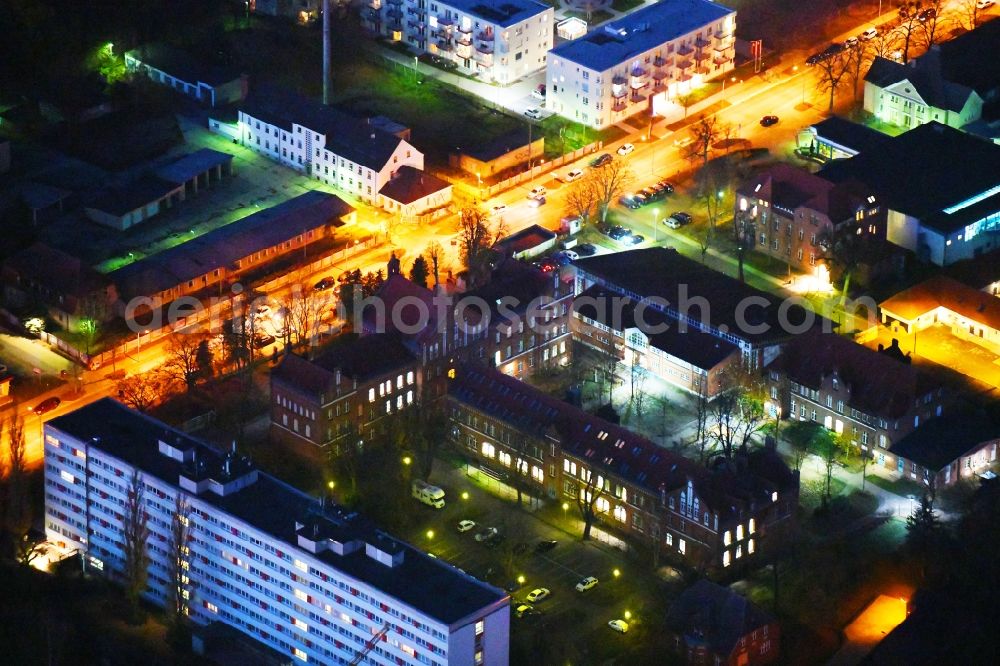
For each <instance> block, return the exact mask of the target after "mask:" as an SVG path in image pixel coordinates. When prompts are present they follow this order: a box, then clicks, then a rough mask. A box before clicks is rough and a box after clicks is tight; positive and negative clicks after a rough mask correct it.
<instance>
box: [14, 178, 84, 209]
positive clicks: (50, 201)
mask: <svg viewBox="0 0 1000 666" xmlns="http://www.w3.org/2000/svg"><path fill="white" fill-rule="evenodd" d="M71 196H73V193H72V192H70V191H69V190H64V189H62V188H60V187H55V186H53V185H46V184H45V183H35V182H31V181H29V182H26V183H23V184H22V185H21V201H23V202H24V205H25V206H27V207H28V208H30V209H32V210H43V209H45V208H48V207H49V206H55V205H56V204H58V203H59V202H60V201H62V200H63V199H66V198H68V197H71Z"/></svg>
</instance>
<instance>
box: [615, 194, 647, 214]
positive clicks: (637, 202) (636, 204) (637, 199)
mask: <svg viewBox="0 0 1000 666" xmlns="http://www.w3.org/2000/svg"><path fill="white" fill-rule="evenodd" d="M618 203H620V204H621V205H623V206H625V207H626V208H631V209H632V210H635V209H636V208H640V207H641V206H642V205H643V204H644V203H646V200H645V198H644V197H642V196H640V195H639V194H623V195H622V196H621V197H619V198H618Z"/></svg>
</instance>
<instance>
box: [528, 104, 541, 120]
mask: <svg viewBox="0 0 1000 666" xmlns="http://www.w3.org/2000/svg"><path fill="white" fill-rule="evenodd" d="M524 115H525V116H527V117H528V118H531V119H532V120H541V118H542V112H541V110H539V109H536V108H534V107H532V108H530V109H525V111H524Z"/></svg>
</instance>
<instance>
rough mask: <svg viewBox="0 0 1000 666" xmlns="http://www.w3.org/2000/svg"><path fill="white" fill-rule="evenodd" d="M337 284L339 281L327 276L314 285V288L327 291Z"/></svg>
mask: <svg viewBox="0 0 1000 666" xmlns="http://www.w3.org/2000/svg"><path fill="white" fill-rule="evenodd" d="M335 284H337V281H336V280H334V279H333V278H332V277H325V278H323V279H322V280H320V281H319V282H317V283H316V285H315V286H314V287H313V289H315V290H316V291H325V290H327V289H330V288H331V287H333V285H335Z"/></svg>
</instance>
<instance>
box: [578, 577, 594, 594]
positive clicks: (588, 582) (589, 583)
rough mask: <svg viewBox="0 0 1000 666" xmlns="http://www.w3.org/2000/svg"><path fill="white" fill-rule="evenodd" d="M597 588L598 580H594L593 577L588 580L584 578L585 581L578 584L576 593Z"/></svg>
mask: <svg viewBox="0 0 1000 666" xmlns="http://www.w3.org/2000/svg"><path fill="white" fill-rule="evenodd" d="M596 586H597V579H596V578H594V577H593V576H587V577H586V578H584V579H583V580H581V581H580V582H579V583H577V584H576V591H577V592H586V591H587V590H589V589H590V588H592V587H596Z"/></svg>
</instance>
